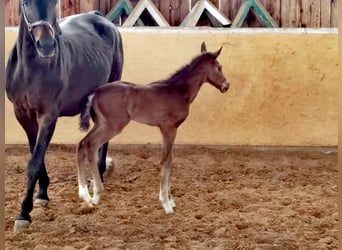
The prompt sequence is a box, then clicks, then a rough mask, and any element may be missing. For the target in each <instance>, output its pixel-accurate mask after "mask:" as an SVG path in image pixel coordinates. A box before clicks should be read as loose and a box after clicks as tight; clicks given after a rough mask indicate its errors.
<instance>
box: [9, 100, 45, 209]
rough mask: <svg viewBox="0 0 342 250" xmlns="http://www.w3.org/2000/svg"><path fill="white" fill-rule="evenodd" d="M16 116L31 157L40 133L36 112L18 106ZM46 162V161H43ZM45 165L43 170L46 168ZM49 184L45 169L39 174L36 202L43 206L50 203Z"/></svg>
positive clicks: (15, 110)
mask: <svg viewBox="0 0 342 250" xmlns="http://www.w3.org/2000/svg"><path fill="white" fill-rule="evenodd" d="M14 113H15V116H16V118H17V120H18V122H19V124H20V125H21V126H22V127H23V129H24V131H25V133H26V136H27V139H28V142H29V147H30V153H31V157H32V154H33V150H34V147H35V145H36V139H37V134H38V123H37V117H36V114H35V113H33V112H32V113H29V114H28V113H27V112H26V111H22V110H20V109H19V108H18V107H15V108H14ZM43 164H44V162H43ZM45 169H46V168H45V165H44V167H43V170H45ZM48 185H49V177H48V175H47V172H46V171H43V172H42V173H41V174H40V176H39V193H38V195H37V198H36V200H35V202H36V203H37V204H40V205H42V206H46V205H47V203H48V200H49V198H48V195H47V188H48Z"/></svg>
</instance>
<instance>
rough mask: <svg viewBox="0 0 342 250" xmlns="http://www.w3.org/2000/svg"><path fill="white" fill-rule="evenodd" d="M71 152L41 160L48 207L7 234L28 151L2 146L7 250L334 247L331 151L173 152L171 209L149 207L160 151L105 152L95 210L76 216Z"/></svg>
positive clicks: (60, 150) (57, 151)
mask: <svg viewBox="0 0 342 250" xmlns="http://www.w3.org/2000/svg"><path fill="white" fill-rule="evenodd" d="M74 151H75V147H74V146H67V145H51V146H50V148H49V150H48V153H47V155H46V162H47V168H48V173H49V176H50V181H51V184H50V189H49V195H50V199H51V200H50V203H49V205H48V207H47V208H42V207H38V206H35V207H34V209H33V211H32V213H31V215H32V219H33V223H32V224H31V227H30V228H29V229H28V230H26V231H23V232H20V233H17V234H15V233H14V232H13V222H14V218H15V216H16V215H17V214H18V212H19V209H20V203H21V200H22V198H23V196H24V192H25V186H26V173H25V171H26V163H27V161H28V158H29V150H28V147H27V146H20V145H15V146H12V145H8V146H6V193H5V202H6V249H49V250H50V249H68V250H70V249H88V250H89V249H264V250H266V249H267V250H270V249H284V250H285V249H310V250H313V249H324V250H326V249H337V169H336V164H337V153H335V152H332V153H322V152H317V151H294V152H292V151H284V150H282V151H260V150H259V151H255V150H252V149H218V148H206V147H201V146H196V147H190V146H188V147H184V146H182V147H178V148H176V150H175V158H174V166H173V168H172V171H171V183H172V190H173V195H174V198H175V201H176V203H177V207H176V208H175V213H174V214H172V215H165V214H164V211H163V209H162V206H161V204H160V203H159V200H158V194H159V175H160V167H159V156H160V150H159V148H155V147H150V146H139V147H138V146H137V147H129V146H122V147H119V148H118V149H116V150H115V151H114V150H111V151H110V155H111V156H114V158H115V161H116V167H115V170H114V172H112V173H108V174H107V175H106V178H105V192H104V194H103V196H102V200H101V202H100V204H99V206H98V207H97V208H96V209H95V210H93V211H92V212H91V213H89V214H81V213H80V207H81V205H82V202H81V200H80V199H79V198H78V195H77V194H78V190H77V181H76V168H75V153H74Z"/></svg>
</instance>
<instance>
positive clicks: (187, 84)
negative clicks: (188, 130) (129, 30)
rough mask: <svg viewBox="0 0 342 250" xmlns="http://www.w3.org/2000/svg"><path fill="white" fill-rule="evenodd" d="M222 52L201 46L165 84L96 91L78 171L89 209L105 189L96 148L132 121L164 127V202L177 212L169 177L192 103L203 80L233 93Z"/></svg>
mask: <svg viewBox="0 0 342 250" xmlns="http://www.w3.org/2000/svg"><path fill="white" fill-rule="evenodd" d="M221 50H222V47H221V48H220V49H219V50H218V51H217V52H215V53H209V52H206V46H205V44H204V43H202V46H201V51H202V53H201V54H200V55H199V56H197V57H195V58H194V59H193V60H192V61H191V63H190V64H188V65H186V66H184V67H183V68H181V69H180V70H179V71H177V72H176V73H175V74H174V75H172V76H171V77H170V78H168V79H166V80H163V81H158V82H153V83H150V84H147V85H136V84H133V83H127V82H122V81H116V82H113V83H109V84H107V85H104V86H101V87H99V88H97V89H96V91H95V92H94V94H93V95H91V96H90V97H89V101H88V105H87V108H86V109H85V110H84V112H83V113H82V114H81V121H80V128H81V129H82V130H87V129H88V128H89V120H90V113H91V112H93V113H94V114H95V117H96V119H95V122H94V126H93V128H92V129H91V130H90V131H89V133H88V134H87V135H86V136H85V137H84V138H83V139H82V140H81V141H80V143H79V144H78V147H77V171H78V187H79V196H80V197H81V198H82V199H83V200H85V201H86V202H87V204H88V205H89V206H90V207H93V206H94V205H97V204H98V202H99V200H100V193H101V191H102V190H103V184H102V182H101V178H100V175H99V170H98V168H97V157H98V156H97V150H98V149H99V147H100V146H101V145H102V144H103V143H105V142H106V141H109V140H110V139H111V138H113V137H114V136H116V135H117V134H119V133H120V132H121V131H122V129H123V128H124V127H125V126H126V125H127V124H128V123H129V122H130V121H131V120H133V121H137V122H140V123H144V124H147V125H150V126H157V127H159V129H160V132H161V134H162V137H163V152H162V157H161V165H162V167H161V183H160V193H159V200H160V201H161V203H162V205H163V207H164V209H165V212H166V214H170V213H172V212H173V207H175V202H174V200H173V198H172V196H171V192H170V189H169V174H170V168H171V162H172V147H173V144H174V141H175V138H176V132H177V128H178V127H179V125H181V124H182V123H183V122H184V121H185V119H186V117H187V116H188V114H189V107H190V104H191V103H192V101H193V100H194V99H195V97H196V95H197V93H198V91H199V90H200V88H201V86H202V84H203V83H204V82H209V83H210V84H211V85H213V86H214V87H216V88H217V89H219V90H220V91H221V92H222V93H224V92H226V91H227V90H228V88H229V83H228V81H227V80H226V78H225V77H224V75H223V73H222V67H221V65H220V63H219V62H218V61H217V57H218V55H219V54H220V53H221ZM87 163H88V164H89V165H90V169H91V172H92V178H93V181H94V182H93V197H91V196H90V194H89V192H88V187H87V180H86V173H85V167H86V165H87Z"/></svg>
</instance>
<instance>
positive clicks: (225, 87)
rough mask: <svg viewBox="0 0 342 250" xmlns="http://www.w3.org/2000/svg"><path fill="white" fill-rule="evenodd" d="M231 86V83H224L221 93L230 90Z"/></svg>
mask: <svg viewBox="0 0 342 250" xmlns="http://www.w3.org/2000/svg"><path fill="white" fill-rule="evenodd" d="M229 86H230V84H229V82H227V81H225V82H224V83H222V85H221V89H220V91H221V93H225V92H227V90H228V89H229Z"/></svg>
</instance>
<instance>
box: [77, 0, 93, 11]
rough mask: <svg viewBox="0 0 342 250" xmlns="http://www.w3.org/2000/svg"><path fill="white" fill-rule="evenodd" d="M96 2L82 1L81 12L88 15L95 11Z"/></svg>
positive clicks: (90, 0)
mask: <svg viewBox="0 0 342 250" xmlns="http://www.w3.org/2000/svg"><path fill="white" fill-rule="evenodd" d="M93 4H94V0H82V1H80V12H81V13H86V12H89V11H91V10H93Z"/></svg>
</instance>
